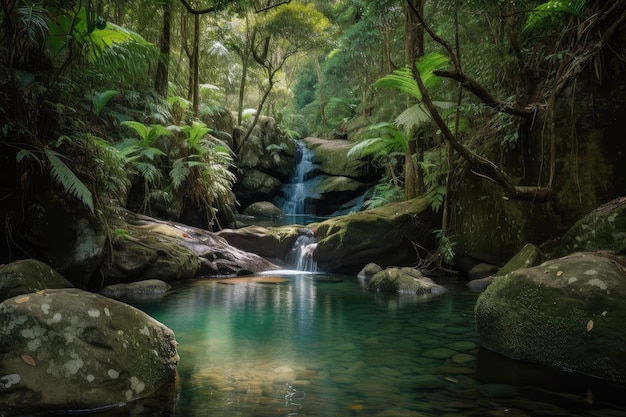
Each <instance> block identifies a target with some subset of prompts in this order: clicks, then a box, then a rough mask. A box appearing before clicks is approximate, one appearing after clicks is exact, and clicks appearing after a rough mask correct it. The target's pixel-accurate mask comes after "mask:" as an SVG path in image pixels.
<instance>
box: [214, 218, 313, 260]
mask: <svg viewBox="0 0 626 417" xmlns="http://www.w3.org/2000/svg"><path fill="white" fill-rule="evenodd" d="M308 233H310V230H309V229H306V228H303V227H302V226H298V225H294V226H282V227H261V226H247V227H242V228H241V229H224V230H222V231H220V232H218V233H217V235H218V236H220V237H221V238H223V239H225V240H226V241H227V242H228V243H229V244H230V245H232V246H233V247H236V248H238V249H240V250H243V251H246V252H250V253H255V254H257V255H259V256H262V257H264V258H269V259H277V260H282V261H286V260H287V257H288V254H289V251H290V250H291V248H292V247H293V246H294V244H295V242H296V240H297V239H298V237H299V236H300V235H303V234H308Z"/></svg>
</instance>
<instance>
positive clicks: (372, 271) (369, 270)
mask: <svg viewBox="0 0 626 417" xmlns="http://www.w3.org/2000/svg"><path fill="white" fill-rule="evenodd" d="M382 270H383V269H382V268H381V267H380V265H378V264H376V263H374V262H370V263H368V264H367V265H365V266H364V267H363V269H361V270H360V271H359V273H358V274H356V276H357V277H358V278H360V279H363V280H365V281H369V280H370V279H371V278H372V277H373V276H374V275H376V274H377V273H379V272H380V271H382Z"/></svg>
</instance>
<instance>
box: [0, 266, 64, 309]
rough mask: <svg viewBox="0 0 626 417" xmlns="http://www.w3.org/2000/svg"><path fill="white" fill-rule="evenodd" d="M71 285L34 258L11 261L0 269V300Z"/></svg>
mask: <svg viewBox="0 0 626 417" xmlns="http://www.w3.org/2000/svg"><path fill="white" fill-rule="evenodd" d="M72 287H74V285H73V284H72V283H71V282H69V281H68V280H66V279H65V278H64V277H63V276H61V274H59V273H58V272H57V271H55V270H54V269H52V268H51V267H50V266H49V265H47V264H45V263H43V262H40V261H37V260H35V259H24V260H20V261H15V262H11V263H10V264H7V265H4V266H3V267H2V268H1V269H0V301H3V300H6V299H7V298H11V297H15V296H17V295H21V294H28V293H31V292H35V291H39V290H43V289H47V288H72Z"/></svg>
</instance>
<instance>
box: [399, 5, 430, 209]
mask: <svg viewBox="0 0 626 417" xmlns="http://www.w3.org/2000/svg"><path fill="white" fill-rule="evenodd" d="M407 1H408V2H409V3H410V5H411V6H412V7H414V8H416V9H417V10H418V11H419V12H420V13H423V11H424V4H425V3H426V0H407ZM404 33H405V53H406V61H407V64H408V65H410V66H411V67H412V68H413V67H414V66H415V62H417V60H418V59H419V58H420V57H422V56H423V55H424V27H423V25H422V23H421V22H420V21H419V19H417V17H416V16H415V13H413V12H412V10H411V9H410V8H409V9H407V10H406V13H405V21H404ZM417 140H419V137H417V138H409V141H408V144H407V145H408V150H407V152H408V153H409V154H407V155H405V158H404V181H405V184H404V194H405V197H406V199H407V200H408V199H411V198H415V197H416V196H417V195H418V193H419V192H421V191H422V190H425V189H426V186H425V185H424V175H423V172H422V170H421V169H420V167H419V163H420V162H422V156H423V155H422V156H420V155H418V159H417V161H414V160H413V154H415V153H416V152H417V149H419V148H421V146H419V144H418V143H416V141H417ZM416 163H417V165H416Z"/></svg>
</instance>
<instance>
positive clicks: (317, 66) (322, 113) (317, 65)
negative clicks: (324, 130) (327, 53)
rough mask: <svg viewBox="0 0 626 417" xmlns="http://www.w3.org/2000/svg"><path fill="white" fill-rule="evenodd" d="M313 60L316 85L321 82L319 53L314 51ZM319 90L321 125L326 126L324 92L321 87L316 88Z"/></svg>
mask: <svg viewBox="0 0 626 417" xmlns="http://www.w3.org/2000/svg"><path fill="white" fill-rule="evenodd" d="M313 62H314V64H315V72H316V73H317V85H320V86H321V85H323V84H322V67H321V66H320V60H319V54H318V53H317V52H316V53H315V55H314V56H313ZM318 91H319V95H320V96H319V103H320V117H321V118H322V120H321V122H322V126H324V127H326V109H325V108H326V98H325V97H324V93H323V92H322V89H321V88H320V89H318Z"/></svg>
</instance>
